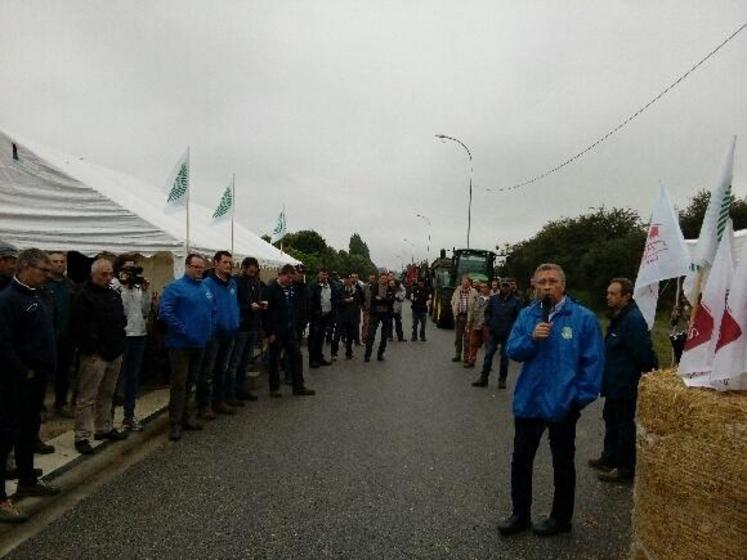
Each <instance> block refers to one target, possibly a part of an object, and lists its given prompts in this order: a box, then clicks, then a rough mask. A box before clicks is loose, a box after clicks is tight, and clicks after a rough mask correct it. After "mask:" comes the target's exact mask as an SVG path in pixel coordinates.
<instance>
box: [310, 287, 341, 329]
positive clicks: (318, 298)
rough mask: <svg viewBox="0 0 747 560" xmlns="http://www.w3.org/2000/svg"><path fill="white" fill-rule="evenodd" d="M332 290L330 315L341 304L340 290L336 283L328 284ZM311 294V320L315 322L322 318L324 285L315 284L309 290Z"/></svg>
mask: <svg viewBox="0 0 747 560" xmlns="http://www.w3.org/2000/svg"><path fill="white" fill-rule="evenodd" d="M328 284H329V289H330V300H331V301H330V303H331V304H332V308H331V309H330V313H331V312H333V311H335V310H336V309H337V307H338V305H339V303H340V290H339V288H338V286H337V284H336V283H334V282H328ZM308 293H309V302H308V304H309V319H310V320H312V321H313V320H314V319H317V318H318V317H321V316H322V285H321V284H320V283H319V282H314V283H313V284H311V285H310V286H309V288H308Z"/></svg>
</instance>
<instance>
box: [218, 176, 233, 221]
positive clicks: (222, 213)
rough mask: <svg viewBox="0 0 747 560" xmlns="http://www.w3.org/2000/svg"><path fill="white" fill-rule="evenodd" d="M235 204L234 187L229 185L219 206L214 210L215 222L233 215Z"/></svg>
mask: <svg viewBox="0 0 747 560" xmlns="http://www.w3.org/2000/svg"><path fill="white" fill-rule="evenodd" d="M233 204H234V200H233V188H231V185H228V186H227V187H226V190H225V191H224V192H223V196H221V197H220V201H219V202H218V207H217V208H216V209H215V212H213V222H217V221H220V220H223V219H226V218H231V217H233Z"/></svg>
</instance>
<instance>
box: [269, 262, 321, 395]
mask: <svg viewBox="0 0 747 560" xmlns="http://www.w3.org/2000/svg"><path fill="white" fill-rule="evenodd" d="M295 273H296V271H295V269H294V268H293V265H290V264H286V265H284V266H283V267H282V268H281V269H280V272H279V273H278V277H277V279H275V280H273V281H272V282H271V283H270V284H269V285H268V286H267V288H266V289H265V293H264V298H263V299H264V301H266V302H267V309H266V311H265V314H264V315H263V317H262V324H263V328H264V331H265V336H267V340H268V343H269V345H270V364H269V377H270V396H271V397H274V398H280V397H282V396H283V395H282V393H281V392H280V354H281V352H285V354H286V356H287V367H289V368H290V375H291V382H292V384H293V394H294V395H295V396H311V395H314V394H315V391H314V390H312V389H308V388H306V386H305V385H304V379H303V359H302V357H301V349H300V347H299V345H298V338H297V337H298V334H297V333H298V325H297V318H296V314H297V311H298V302H297V298H298V297H299V294H297V293H296V290H295V288H294V286H293V277H294V276H295Z"/></svg>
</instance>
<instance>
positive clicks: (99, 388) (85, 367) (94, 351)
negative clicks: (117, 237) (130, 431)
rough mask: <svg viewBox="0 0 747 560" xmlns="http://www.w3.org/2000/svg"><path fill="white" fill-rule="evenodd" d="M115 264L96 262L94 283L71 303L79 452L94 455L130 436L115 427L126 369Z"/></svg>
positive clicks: (98, 260)
mask: <svg viewBox="0 0 747 560" xmlns="http://www.w3.org/2000/svg"><path fill="white" fill-rule="evenodd" d="M113 276H114V270H113V268H112V264H111V263H110V262H109V261H108V260H106V259H97V260H95V261H94V262H93V264H92V265H91V277H90V279H89V280H88V281H87V282H86V284H85V285H84V286H83V288H82V289H81V290H80V291H79V292H78V293H77V294H76V296H75V300H74V302H73V314H72V316H73V332H74V333H75V340H76V342H77V345H78V350H79V351H80V374H79V377H78V398H77V400H76V403H75V449H77V450H78V452H79V453H81V454H83V455H90V454H91V453H93V447H91V442H90V441H89V440H90V439H91V436H93V437H94V438H95V439H97V440H102V439H108V440H112V441H119V440H123V439H125V438H126V437H127V435H126V434H124V433H122V432H119V431H117V430H116V429H115V428H114V427H113V425H112V413H111V412H112V398H113V396H114V389H115V388H116V386H117V379H118V378H119V371H120V369H121V368H122V353H123V352H124V347H125V325H126V324H127V319H126V317H125V313H124V308H123V307H122V299H121V298H120V296H119V294H118V293H117V292H116V291H115V290H114V289H112V287H111V281H112V278H113Z"/></svg>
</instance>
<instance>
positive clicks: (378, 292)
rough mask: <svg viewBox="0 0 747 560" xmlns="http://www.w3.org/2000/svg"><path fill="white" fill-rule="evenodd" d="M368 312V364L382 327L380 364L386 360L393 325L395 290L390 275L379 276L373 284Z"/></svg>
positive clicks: (369, 293) (377, 356)
mask: <svg viewBox="0 0 747 560" xmlns="http://www.w3.org/2000/svg"><path fill="white" fill-rule="evenodd" d="M367 296H368V301H366V310H367V311H368V312H369V317H370V318H369V325H368V333H367V335H366V355H365V357H364V359H365V361H366V362H370V361H371V353H372V352H373V345H374V339H375V338H376V330H377V329H378V328H379V325H381V338H380V339H379V349H378V352H377V354H376V359H377V360H379V361H380V362H381V361H383V360H384V352H386V341H387V338H388V337H389V324H390V323H391V317H392V308H393V307H394V289H393V288H391V287H390V286H389V275H388V274H387V273H386V272H382V273H381V274H380V275H379V282H378V283H377V284H372V285H371V288H370V290H369V292H368V294H367Z"/></svg>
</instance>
